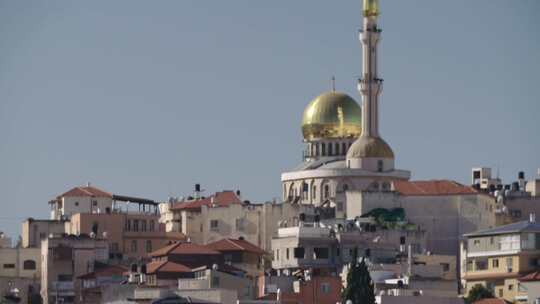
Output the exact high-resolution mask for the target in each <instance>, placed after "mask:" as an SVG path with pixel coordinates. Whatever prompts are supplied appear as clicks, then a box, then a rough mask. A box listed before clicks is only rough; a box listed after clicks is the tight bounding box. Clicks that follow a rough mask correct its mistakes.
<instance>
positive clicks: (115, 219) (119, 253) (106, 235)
mask: <svg viewBox="0 0 540 304" xmlns="http://www.w3.org/2000/svg"><path fill="white" fill-rule="evenodd" d="M68 227H69V228H68V229H67V230H66V232H67V233H68V234H74V235H79V234H86V235H90V234H92V233H93V234H94V235H96V236H98V237H100V238H103V239H104V240H105V241H106V242H107V243H108V244H109V253H110V254H111V258H114V259H120V260H128V261H129V260H138V259H140V258H144V257H147V256H148V253H150V252H152V251H154V250H156V249H158V248H161V247H164V246H166V245H167V244H168V243H169V242H170V241H179V240H184V239H185V238H184V236H183V235H182V234H180V233H173V232H170V233H167V232H165V225H163V224H161V223H159V215H157V214H155V213H153V212H146V213H143V212H140V213H138V212H137V213H126V212H122V211H118V210H115V211H113V212H112V213H77V214H74V215H72V216H71V221H70V222H68Z"/></svg>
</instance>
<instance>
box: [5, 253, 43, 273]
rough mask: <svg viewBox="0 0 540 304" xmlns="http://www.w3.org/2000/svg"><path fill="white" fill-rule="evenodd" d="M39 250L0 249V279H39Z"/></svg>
mask: <svg viewBox="0 0 540 304" xmlns="http://www.w3.org/2000/svg"><path fill="white" fill-rule="evenodd" d="M40 273H41V251H40V249H39V248H0V277H10V278H29V279H39V277H40Z"/></svg>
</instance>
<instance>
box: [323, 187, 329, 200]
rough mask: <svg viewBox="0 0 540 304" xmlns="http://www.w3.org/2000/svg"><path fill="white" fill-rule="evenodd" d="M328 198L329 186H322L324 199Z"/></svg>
mask: <svg viewBox="0 0 540 304" xmlns="http://www.w3.org/2000/svg"><path fill="white" fill-rule="evenodd" d="M329 196H330V186H328V185H324V198H325V199H326V198H328V197H329Z"/></svg>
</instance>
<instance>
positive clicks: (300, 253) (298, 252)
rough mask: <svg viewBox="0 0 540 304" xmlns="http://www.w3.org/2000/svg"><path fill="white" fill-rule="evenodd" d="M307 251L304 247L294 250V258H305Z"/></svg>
mask: <svg viewBox="0 0 540 304" xmlns="http://www.w3.org/2000/svg"><path fill="white" fill-rule="evenodd" d="M305 254H306V250H305V249H304V248H303V247H296V248H294V258H295V259H303V258H304V257H305Z"/></svg>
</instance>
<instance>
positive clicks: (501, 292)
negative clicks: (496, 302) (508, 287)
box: [499, 288, 503, 298]
mask: <svg viewBox="0 0 540 304" xmlns="http://www.w3.org/2000/svg"><path fill="white" fill-rule="evenodd" d="M502 297H503V289H502V288H501V289H499V298H502Z"/></svg>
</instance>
